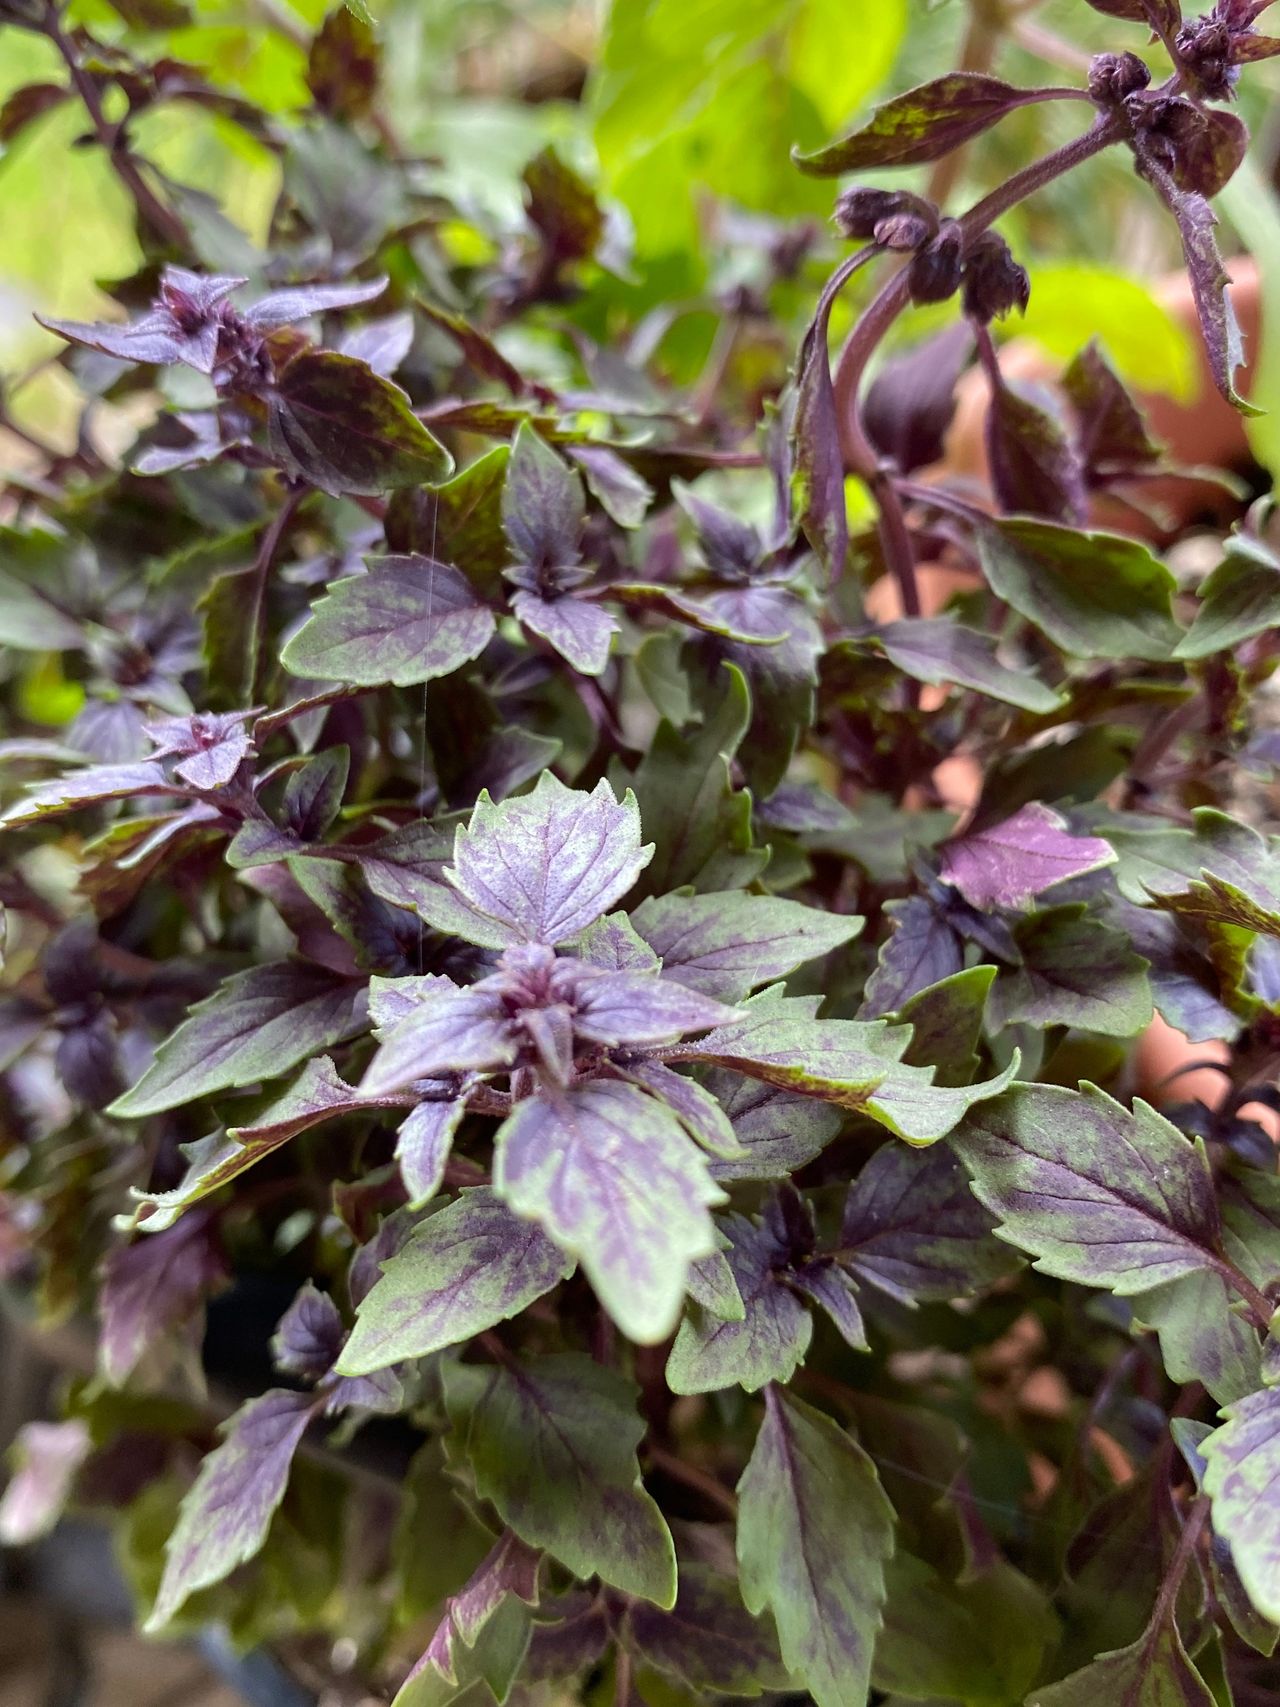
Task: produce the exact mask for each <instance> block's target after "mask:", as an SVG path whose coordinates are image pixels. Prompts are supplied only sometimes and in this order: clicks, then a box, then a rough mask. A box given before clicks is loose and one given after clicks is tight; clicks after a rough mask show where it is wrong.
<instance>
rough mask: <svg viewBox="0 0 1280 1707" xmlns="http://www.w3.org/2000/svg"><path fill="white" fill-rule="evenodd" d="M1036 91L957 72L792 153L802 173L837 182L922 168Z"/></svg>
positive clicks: (987, 127) (1031, 97)
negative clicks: (884, 169)
mask: <svg viewBox="0 0 1280 1707" xmlns="http://www.w3.org/2000/svg"><path fill="white" fill-rule="evenodd" d="M1043 99H1044V95H1043V94H1042V93H1041V91H1040V90H1038V89H1015V88H1014V87H1013V86H1012V85H1011V84H1009V83H1003V82H1001V80H1000V79H999V78H998V77H987V76H983V75H981V74H979V73H977V72H971V71H953V72H951V73H949V74H948V75H947V76H946V77H937V78H935V79H934V80H933V82H931V83H922V84H921V85H920V87H919V88H916V89H908V90H907V91H906V93H905V94H902V95H897V96H895V97H894V99H893V100H892V101H886V102H885V104H884V105H883V106H881V107H877V108H876V109H875V111H874V113H873V114H872V115H871V118H870V120H869V121H868V123H866V124H865V125H863V126H862V127H861V128H860V129H858V130H855V131H853V132H851V134H850V135H848V136H846V137H842V138H841V140H840V141H839V142H831V143H828V144H827V146H826V147H825V148H819V149H817V150H816V151H815V152H814V153H812V154H801V153H799V152H798V151H793V153H792V158H793V159H794V160H795V163H796V165H797V166H799V168H800V170H801V171H802V172H810V173H812V174H814V175H815V176H816V177H821V178H834V177H838V176H839V175H840V174H841V173H844V172H860V171H862V170H864V169H865V168H868V167H872V166H875V167H880V166H919V165H922V164H924V163H926V162H928V161H930V160H938V159H941V157H942V156H943V155H944V154H950V153H951V151H952V150H953V149H955V148H959V147H960V146H961V145H962V144H963V143H966V142H968V141H970V140H971V138H973V137H975V136H981V134H982V132H983V131H984V130H990V129H991V127H992V125H994V124H998V123H999V121H1000V120H1001V119H1002V118H1004V117H1005V116H1006V114H1008V113H1011V112H1014V111H1015V110H1016V109H1017V108H1018V107H1021V106H1025V105H1026V103H1027V102H1028V101H1039V100H1043Z"/></svg>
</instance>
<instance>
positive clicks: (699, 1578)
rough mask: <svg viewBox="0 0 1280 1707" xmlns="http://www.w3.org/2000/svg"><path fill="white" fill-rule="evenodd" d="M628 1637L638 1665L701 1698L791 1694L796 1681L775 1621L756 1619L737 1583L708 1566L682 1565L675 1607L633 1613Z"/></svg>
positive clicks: (636, 1606) (629, 1613) (631, 1610)
mask: <svg viewBox="0 0 1280 1707" xmlns="http://www.w3.org/2000/svg"><path fill="white" fill-rule="evenodd" d="M626 1631H627V1636H628V1646H629V1647H630V1648H631V1649H632V1650H633V1651H634V1653H635V1655H636V1658H637V1659H639V1660H640V1661H641V1662H642V1663H643V1664H644V1665H646V1666H653V1667H654V1668H655V1669H656V1670H658V1671H660V1672H665V1673H666V1674H667V1675H668V1676H669V1677H673V1678H675V1679H676V1681H677V1683H678V1684H681V1685H683V1686H684V1687H685V1688H686V1689H688V1690H689V1691H690V1692H691V1693H692V1694H693V1695H694V1696H695V1697H697V1698H701V1697H702V1696H703V1695H704V1694H707V1693H709V1694H712V1695H735V1696H744V1695H745V1696H752V1695H760V1694H762V1693H763V1692H765V1691H774V1690H776V1691H780V1692H783V1693H785V1692H786V1690H787V1689H788V1687H789V1685H790V1682H791V1680H790V1678H789V1677H788V1676H787V1673H786V1670H785V1668H784V1666H783V1664H782V1660H781V1657H780V1656H779V1653H778V1637H777V1632H776V1631H775V1630H774V1628H773V1623H772V1620H771V1619H769V1618H767V1617H764V1618H753V1617H752V1616H751V1614H750V1613H749V1612H748V1611H747V1609H746V1607H745V1606H743V1604H742V1595H741V1593H740V1592H739V1589H738V1585H737V1583H736V1582H735V1581H734V1580H733V1578H732V1577H728V1576H724V1575H722V1574H721V1573H720V1572H719V1571H715V1570H712V1569H711V1568H710V1567H709V1566H707V1565H702V1564H698V1563H696V1562H692V1561H682V1562H681V1565H680V1589H679V1592H678V1593H677V1595H676V1603H675V1606H674V1607H673V1608H672V1609H671V1610H670V1611H669V1612H663V1611H661V1610H659V1609H658V1608H657V1607H653V1606H642V1605H640V1604H638V1603H637V1604H634V1605H632V1606H630V1607H628V1608H627V1622H626Z"/></svg>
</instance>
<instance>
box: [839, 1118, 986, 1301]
mask: <svg viewBox="0 0 1280 1707" xmlns="http://www.w3.org/2000/svg"><path fill="white" fill-rule="evenodd" d="M992 1228H993V1223H992V1220H991V1217H990V1215H988V1213H987V1211H986V1210H985V1209H984V1208H983V1207H982V1205H981V1204H980V1203H979V1202H978V1200H977V1198H976V1197H974V1195H973V1193H972V1191H971V1190H970V1189H969V1180H968V1176H967V1175H966V1173H965V1171H964V1169H963V1168H962V1167H961V1166H960V1164H959V1162H958V1161H957V1160H956V1158H955V1156H954V1155H953V1154H952V1153H951V1151H950V1150H949V1149H947V1148H946V1147H945V1146H944V1145H941V1144H939V1145H936V1146H935V1147H934V1148H932V1149H930V1150H927V1151H925V1152H924V1153H923V1154H921V1153H920V1152H918V1151H913V1150H910V1149H907V1148H905V1147H904V1146H903V1145H900V1144H885V1145H883V1146H882V1147H881V1148H880V1149H879V1150H877V1151H876V1153H875V1155H874V1156H872V1157H871V1159H870V1161H868V1162H867V1163H866V1164H865V1166H864V1167H863V1169H862V1171H861V1173H860V1174H859V1175H858V1177H857V1179H856V1180H854V1182H853V1184H852V1185H851V1186H850V1188H849V1195H848V1197H847V1198H846V1199H845V1206H844V1221H843V1224H842V1226H841V1232H840V1240H841V1247H842V1260H843V1261H845V1262H847V1263H848V1265H849V1267H850V1268H851V1269H852V1271H853V1273H854V1274H856V1275H857V1276H859V1278H861V1279H863V1280H866V1281H868V1282H869V1283H870V1284H871V1285H873V1286H877V1287H879V1288H880V1290H881V1291H882V1292H887V1293H888V1294H889V1296H890V1297H892V1298H896V1299H898V1300H899V1302H901V1303H903V1304H907V1305H914V1304H916V1303H920V1302H927V1301H929V1300H933V1299H949V1298H962V1297H966V1296H968V1295H971V1294H972V1293H975V1292H982V1291H985V1290H986V1288H987V1287H989V1286H993V1285H994V1284H995V1282H996V1281H997V1280H1002V1279H1004V1278H1005V1276H1006V1275H1008V1274H1010V1273H1011V1272H1012V1271H1013V1270H1014V1269H1016V1268H1018V1267H1019V1266H1020V1263H1019V1259H1018V1257H1017V1256H1016V1255H1015V1254H1014V1252H1012V1251H1011V1250H1009V1248H1008V1247H1007V1246H1006V1245H1002V1244H1001V1243H1000V1241H999V1240H998V1239H995V1238H993V1237H992Z"/></svg>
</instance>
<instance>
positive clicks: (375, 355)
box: [337, 309, 447, 555]
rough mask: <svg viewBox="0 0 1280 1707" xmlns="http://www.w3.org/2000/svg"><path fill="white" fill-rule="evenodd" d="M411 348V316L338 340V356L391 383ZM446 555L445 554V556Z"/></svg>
mask: <svg viewBox="0 0 1280 1707" xmlns="http://www.w3.org/2000/svg"><path fill="white" fill-rule="evenodd" d="M412 347H413V315H412V314H411V313H410V312H409V311H408V310H407V309H406V310H405V312H404V313H402V314H384V315H382V316H381V317H380V318H379V319H377V320H365V321H363V322H362V323H361V324H360V325H359V326H352V327H350V328H349V330H347V331H346V332H344V333H343V334H342V336H341V337H340V338H339V339H338V344H337V348H338V353H339V354H340V355H344V356H352V357H354V359H355V360H356V361H358V362H363V363H364V365H365V366H366V367H367V368H372V369H373V371H374V373H377V374H381V375H382V377H383V379H390V378H391V376H392V374H394V373H395V371H396V369H397V368H398V367H399V366H400V364H401V362H403V361H404V359H405V357H406V356H407V355H408V354H409V351H410V350H411V349H412ZM446 555H447V553H446Z"/></svg>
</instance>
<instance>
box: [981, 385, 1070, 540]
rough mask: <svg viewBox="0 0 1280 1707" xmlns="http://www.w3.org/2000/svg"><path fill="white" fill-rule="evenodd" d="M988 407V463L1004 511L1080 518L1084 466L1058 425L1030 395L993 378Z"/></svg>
mask: <svg viewBox="0 0 1280 1707" xmlns="http://www.w3.org/2000/svg"><path fill="white" fill-rule="evenodd" d="M991 372H992V375H993V389H992V394H991V402H990V404H989V405H988V408H987V418H986V446H987V466H988V469H989V471H990V475H991V487H992V490H993V491H994V493H995V496H996V502H997V504H998V505H999V507H1000V509H1001V510H1002V511H1003V512H1004V513H1005V514H1006V515H1026V516H1044V517H1047V519H1048V520H1049V521H1051V522H1065V523H1073V522H1079V521H1081V520H1083V518H1084V509H1085V501H1084V500H1085V492H1084V469H1083V466H1082V465H1081V462H1080V459H1079V456H1078V454H1077V452H1076V450H1075V447H1074V446H1073V445H1072V443H1071V440H1070V439H1069V438H1068V436H1067V433H1066V431H1065V429H1064V427H1063V425H1062V423H1061V422H1060V421H1059V420H1058V419H1057V418H1056V416H1054V415H1052V414H1051V413H1050V412H1049V410H1048V409H1046V408H1042V407H1041V406H1040V404H1039V403H1038V402H1036V401H1035V399H1034V398H1033V397H1031V396H1030V395H1028V394H1027V393H1026V392H1024V391H1022V390H1021V389H1019V388H1018V387H1016V386H1014V385H1011V384H1009V383H1008V382H1007V381H1005V380H1003V379H1000V378H998V369H997V368H995V366H994V363H993V365H992V368H991Z"/></svg>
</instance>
